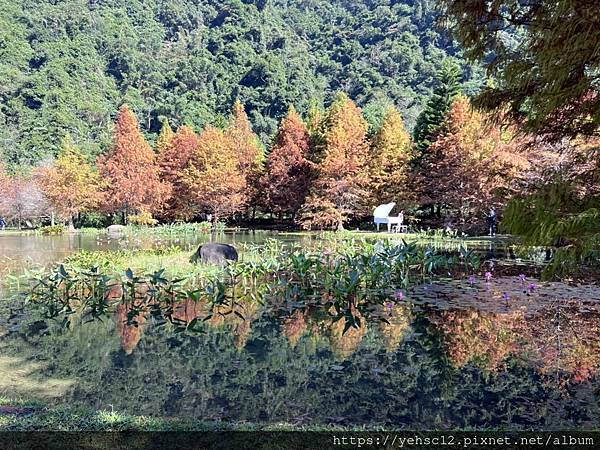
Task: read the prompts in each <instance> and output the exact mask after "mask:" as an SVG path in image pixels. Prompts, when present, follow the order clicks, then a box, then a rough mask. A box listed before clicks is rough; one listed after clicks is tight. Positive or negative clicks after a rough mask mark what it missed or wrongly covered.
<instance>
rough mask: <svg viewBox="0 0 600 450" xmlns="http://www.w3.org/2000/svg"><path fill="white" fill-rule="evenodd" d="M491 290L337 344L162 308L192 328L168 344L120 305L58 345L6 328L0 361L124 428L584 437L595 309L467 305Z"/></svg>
mask: <svg viewBox="0 0 600 450" xmlns="http://www.w3.org/2000/svg"><path fill="white" fill-rule="evenodd" d="M495 283H496V284H495V285H494V286H495V287H489V288H486V287H485V286H481V289H479V290H469V289H466V288H465V287H464V286H462V287H460V290H459V288H458V287H457V286H455V288H456V289H455V291H454V293H453V294H452V295H451V297H452V303H449V302H446V303H445V302H444V301H443V298H442V297H443V295H446V294H448V295H450V293H449V288H445V290H442V289H441V288H440V289H438V290H437V291H436V289H435V286H430V287H429V291H428V293H427V295H425V294H423V295H421V296H420V297H417V296H416V295H414V294H413V295H411V296H409V298H408V299H407V300H406V301H405V302H404V303H401V304H398V305H394V306H393V307H391V308H390V307H388V306H384V307H382V309H381V311H379V319H381V318H384V319H386V321H381V320H376V319H377V315H372V316H371V315H370V316H369V317H368V318H367V317H364V318H363V319H364V321H363V326H362V327H361V328H359V329H355V328H351V329H349V330H348V331H347V332H346V333H343V329H344V320H343V319H342V320H339V321H336V322H332V320H331V318H328V316H327V314H325V313H324V312H323V311H317V310H310V309H296V310H294V311H279V310H276V309H273V308H269V307H267V306H261V305H259V304H258V303H256V302H254V303H253V302H246V303H244V304H242V305H241V307H240V308H239V309H236V311H238V312H239V313H240V314H239V315H238V314H235V313H230V312H229V311H228V309H227V308H224V307H219V308H220V309H219V310H213V311H211V310H210V309H209V307H208V306H207V305H205V304H202V303H196V302H194V301H192V300H187V301H185V302H178V303H176V304H175V305H173V310H172V317H173V319H174V322H175V323H177V322H178V321H180V322H181V323H186V324H189V323H190V322H192V321H193V320H194V319H199V322H200V327H199V329H198V331H196V332H193V333H192V332H185V331H184V332H177V330H176V328H174V327H173V326H171V324H170V323H166V324H163V325H161V323H160V322H157V321H156V319H155V317H154V316H153V315H152V312H151V310H149V309H148V310H144V311H143V312H141V313H140V310H139V308H137V309H136V308H135V307H133V306H132V305H131V304H128V303H124V304H120V305H119V306H118V307H117V308H116V311H115V314H114V317H115V319H114V322H110V321H104V322H98V321H94V322H90V323H78V324H77V323H76V322H77V320H75V321H74V326H73V327H72V328H71V329H68V330H64V329H61V328H59V327H56V326H53V325H51V326H50V328H49V329H46V330H45V331H44V332H43V333H40V332H35V333H34V332H32V331H31V329H30V328H26V327H20V328H19V327H16V328H13V329H14V331H13V332H12V333H9V334H8V336H5V338H4V341H5V346H4V349H3V351H5V352H6V353H7V354H15V355H16V354H18V355H20V357H21V358H22V359H23V360H24V361H25V362H26V361H33V360H35V361H38V362H42V363H43V367H41V366H40V367H38V368H37V369H36V370H35V371H29V372H28V374H27V376H26V378H27V380H29V379H31V378H32V377H33V378H36V379H38V380H40V379H41V380H43V379H48V380H53V379H61V380H66V381H65V385H68V386H70V388H69V389H67V390H66V391H65V392H62V393H61V394H62V396H61V397H60V398H59V397H57V398H55V399H54V400H53V401H54V402H55V403H60V401H65V402H69V403H71V404H73V405H85V406H88V407H93V408H109V406H108V405H112V406H113V407H114V408H115V410H124V411H128V412H132V413H136V414H151V415H152V414H160V415H173V416H178V415H194V416H195V417H202V418H205V419H207V420H208V419H212V420H240V421H252V422H280V421H286V422H291V423H298V424H301V423H312V424H315V423H320V424H324V423H342V424H376V423H378V424H384V425H395V426H406V427H411V428H456V427H483V428H486V427H499V426H502V427H508V428H510V427H531V428H555V429H557V428H564V427H578V428H593V427H596V426H597V423H598V420H599V419H600V396H599V388H600V379H599V375H598V370H599V368H600V338H599V337H598V329H599V325H600V304H599V303H598V302H597V301H595V300H594V299H590V298H588V297H587V296H588V295H589V292H588V291H587V290H586V289H584V288H582V290H581V291H580V292H579V293H578V291H577V287H573V286H564V292H569V293H570V294H569V296H566V295H563V296H562V297H561V298H558V297H557V296H556V295H554V297H553V298H545V297H544V295H543V294H544V292H543V287H540V288H539V290H540V291H541V292H539V296H538V297H536V298H535V302H533V301H531V302H528V300H531V297H528V296H527V295H526V293H523V291H522V290H521V291H518V292H520V293H521V295H522V297H523V298H517V293H513V295H514V302H513V303H508V304H507V303H506V302H502V301H501V299H498V298H497V297H494V296H492V300H490V299H488V298H487V297H486V299H487V300H485V301H484V299H483V298H482V299H479V297H480V296H483V293H486V292H488V291H487V289H489V290H490V291H491V292H495V288H500V287H502V289H506V287H507V286H512V285H513V284H514V280H512V279H507V280H495ZM502 283H504V284H502ZM515 286H516V287H517V288H518V287H519V283H518V282H517V284H516V285H515ZM554 288H555V289H558V287H557V286H554ZM432 292H436V293H435V294H433V293H432ZM555 292H561V291H560V289H558V290H555ZM536 295H537V294H536ZM434 297H435V298H436V299H438V300H440V301H439V304H437V305H436V304H434V303H433V301H432V299H433V298H434ZM379 307H380V306H379ZM242 317H243V318H242ZM27 380H24V382H23V384H22V387H21V389H19V390H18V391H19V392H21V393H22V392H23V391H26V390H27V388H26V387H27V386H28V384H27V383H25V381H27ZM14 383H15V381H14V380H12V384H13V387H14ZM2 390H3V386H2V382H1V381H0V391H2ZM29 394H30V395H31V396H32V397H35V395H36V392H35V391H34V390H32V391H31V392H29Z"/></svg>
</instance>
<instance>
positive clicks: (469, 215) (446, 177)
mask: <svg viewBox="0 0 600 450" xmlns="http://www.w3.org/2000/svg"><path fill="white" fill-rule="evenodd" d="M528 166H529V163H528V160H527V157H526V155H525V154H524V152H523V151H522V149H521V146H520V145H519V143H518V141H517V140H516V139H514V138H513V135H512V133H511V132H510V131H507V130H503V129H501V128H499V127H497V126H495V125H493V124H492V123H491V121H490V120H489V118H488V117H485V116H484V115H483V114H482V113H481V112H479V111H476V110H475V109H473V108H472V106H471V104H470V102H469V100H468V99H467V98H466V97H462V96H461V97H458V98H457V99H456V100H455V102H454V104H453V106H452V108H451V109H450V112H449V114H448V117H447V119H446V121H445V123H444V124H443V125H442V127H441V129H440V132H439V134H438V137H437V139H436V140H435V141H434V142H433V143H432V145H431V146H430V147H429V153H428V155H427V156H426V157H425V158H424V160H423V162H422V165H421V177H420V179H421V194H422V199H421V201H422V203H423V204H433V205H438V209H437V210H438V211H441V210H442V209H443V210H445V215H446V216H447V217H448V218H449V219H450V220H453V221H454V220H456V221H457V222H458V224H459V225H465V224H470V223H474V222H481V221H482V220H483V218H484V217H485V214H486V213H487V211H488V210H489V208H491V207H497V208H498V207H501V206H502V205H503V204H505V202H506V199H507V198H508V197H509V196H510V195H512V193H513V187H514V186H515V180H517V179H518V177H519V176H520V175H521V174H524V173H525V171H526V170H527V168H528Z"/></svg>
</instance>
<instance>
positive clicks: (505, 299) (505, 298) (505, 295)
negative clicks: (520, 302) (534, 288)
mask: <svg viewBox="0 0 600 450" xmlns="http://www.w3.org/2000/svg"><path fill="white" fill-rule="evenodd" d="M502 299H503V300H504V301H506V302H507V301H509V300H510V295H508V292H505V293H503V294H502Z"/></svg>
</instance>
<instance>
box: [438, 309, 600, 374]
mask: <svg viewBox="0 0 600 450" xmlns="http://www.w3.org/2000/svg"><path fill="white" fill-rule="evenodd" d="M571 306H572V307H563V306H560V305H556V306H549V307H546V306H543V307H539V310H538V311H535V312H533V313H531V314H529V315H526V313H525V311H523V310H513V311H507V312H494V311H482V310H475V309H457V310H446V311H439V310H432V311H431V312H430V320H431V322H432V323H434V324H435V325H436V326H437V328H438V330H440V331H441V332H442V335H443V342H444V348H445V350H446V352H447V354H448V356H449V358H450V359H451V361H452V362H453V363H454V365H455V366H456V367H458V368H462V367H464V366H465V365H467V364H469V363H475V364H479V365H481V366H483V367H484V368H485V369H487V370H498V369H500V368H502V367H503V365H504V364H505V361H506V359H507V358H508V357H509V356H510V355H515V356H518V357H519V358H522V359H524V360H527V361H529V362H530V363H531V364H532V365H533V366H534V367H537V368H538V370H539V372H540V373H542V374H545V375H551V374H565V375H566V376H567V378H568V380H570V381H572V382H583V381H586V380H589V379H591V378H592V377H593V376H594V375H596V374H597V373H598V372H599V368H600V336H598V333H597V330H598V329H600V314H598V313H597V312H589V311H588V312H586V313H582V308H581V305H578V306H574V305H571Z"/></svg>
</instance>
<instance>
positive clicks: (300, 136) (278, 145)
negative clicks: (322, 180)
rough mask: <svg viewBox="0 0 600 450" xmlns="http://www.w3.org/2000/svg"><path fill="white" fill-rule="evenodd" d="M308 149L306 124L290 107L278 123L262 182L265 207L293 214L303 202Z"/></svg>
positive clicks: (306, 179)
mask: <svg viewBox="0 0 600 450" xmlns="http://www.w3.org/2000/svg"><path fill="white" fill-rule="evenodd" d="M309 150H310V135H309V132H308V129H307V128H306V124H305V123H304V122H303V121H302V118H301V117H300V115H299V114H298V113H297V112H296V110H295V109H294V108H293V107H291V108H290V110H289V112H288V115H287V117H285V118H284V119H283V120H282V121H281V124H280V125H279V130H278V132H277V136H276V137H275V141H274V143H273V147H272V149H271V153H270V154H269V159H268V162H267V171H266V174H265V177H264V181H263V183H262V184H263V186H264V189H265V190H264V196H265V197H266V206H267V208H269V209H270V210H271V211H273V212H275V213H278V214H281V213H284V214H291V215H292V217H294V216H295V215H296V213H297V211H298V210H299V209H300V207H301V206H302V204H303V203H304V200H305V198H306V194H307V192H308V188H309V185H310V173H311V170H310V163H309V161H308V159H307V157H308V153H309Z"/></svg>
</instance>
